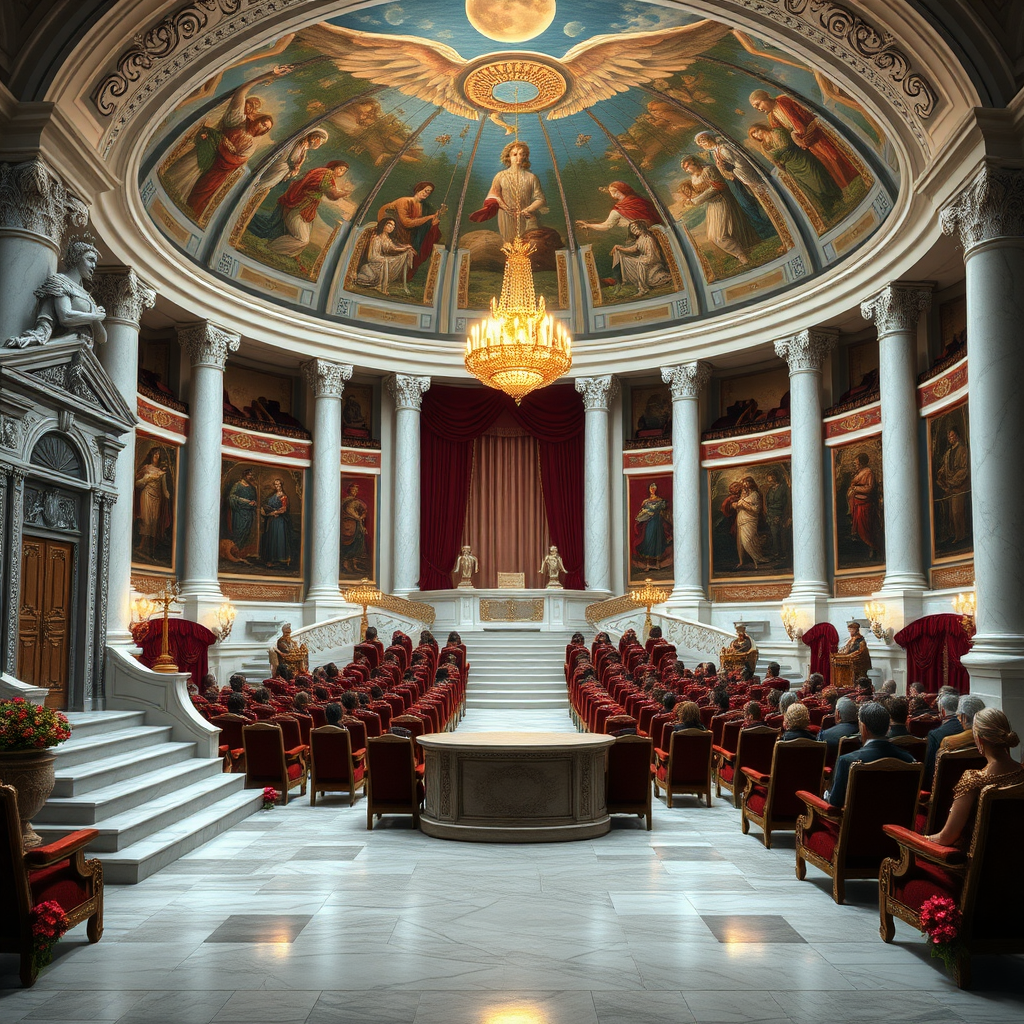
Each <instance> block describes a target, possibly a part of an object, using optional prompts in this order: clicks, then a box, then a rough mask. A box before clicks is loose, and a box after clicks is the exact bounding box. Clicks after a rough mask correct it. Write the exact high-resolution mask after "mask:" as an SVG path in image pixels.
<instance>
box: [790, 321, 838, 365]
mask: <svg viewBox="0 0 1024 1024" xmlns="http://www.w3.org/2000/svg"><path fill="white" fill-rule="evenodd" d="M838 340H839V332H838V331H829V330H825V329H824V328H819V327H812V328H810V329H809V330H806V331H801V332H800V333H799V334H794V335H793V337H791V338H782V339H780V340H779V341H777V342H775V354H776V355H777V356H778V357H779V358H780V359H785V360H786V362H787V363H789V372H790V373H791V374H792V373H801V372H803V373H806V372H807V371H814V372H816V373H817V372H820V371H821V364H822V363H823V362H824V361H825V356H827V355H828V354H829V352H831V351H832V349H834V348H835V347H836V342H837V341H838Z"/></svg>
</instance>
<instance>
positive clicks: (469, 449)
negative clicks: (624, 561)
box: [419, 384, 586, 590]
mask: <svg viewBox="0 0 1024 1024" xmlns="http://www.w3.org/2000/svg"><path fill="white" fill-rule="evenodd" d="M502 412H507V413H508V414H509V415H510V416H511V417H512V419H513V420H515V422H516V423H517V424H518V425H519V426H520V427H522V428H523V429H524V430H525V431H526V432H527V433H528V434H530V435H531V436H532V437H534V438H536V439H537V442H538V450H539V455H540V473H541V485H542V487H543V491H544V508H545V511H546V513H547V520H548V529H549V531H550V535H551V543H552V544H556V545H557V546H558V551H559V553H560V554H561V556H562V561H563V562H564V563H565V567H566V570H567V573H566V579H565V586H566V587H567V588H568V589H570V590H582V589H584V587H585V586H586V584H585V583H584V580H583V423H584V413H583V402H582V400H581V399H580V396H579V395H578V394H577V393H576V391H575V389H574V388H573V386H572V385H571V384H556V385H553V386H552V387H549V388H545V389H544V390H543V391H541V392H538V393H536V394H533V395H528V396H527V397H526V398H525V399H523V404H522V405H521V406H516V404H515V403H514V402H513V401H512V399H511V398H509V397H508V396H507V395H505V394H502V393H501V392H498V391H494V390H493V389H491V388H456V387H445V386H443V385H441V386H435V387H432V388H431V389H430V390H429V391H428V392H427V393H426V394H425V395H424V396H423V406H422V409H421V417H422V419H421V433H420V453H421V466H420V474H421V477H420V479H421V484H420V487H421V499H420V581H419V584H420V589H421V590H447V589H449V588H450V587H451V586H452V575H451V570H452V568H453V566H454V565H455V559H456V557H457V556H458V553H459V545H460V541H461V539H462V532H463V526H464V524H465V520H466V506H467V501H468V498H469V487H470V478H471V475H472V471H473V442H474V441H475V440H476V438H478V437H479V436H480V435H481V434H483V433H484V432H485V431H486V430H487V428H488V427H489V426H491V425H492V424H493V423H494V422H495V420H497V419H498V417H499V416H500V415H501V414H502ZM539 555H540V552H538V564H539V562H540V559H539Z"/></svg>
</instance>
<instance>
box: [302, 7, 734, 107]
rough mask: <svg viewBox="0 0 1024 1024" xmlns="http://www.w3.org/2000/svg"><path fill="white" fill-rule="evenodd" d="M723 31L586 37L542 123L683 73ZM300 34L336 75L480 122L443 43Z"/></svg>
mask: <svg viewBox="0 0 1024 1024" xmlns="http://www.w3.org/2000/svg"><path fill="white" fill-rule="evenodd" d="M731 31H732V29H730V28H729V26H727V25H722V24H720V23H719V22H717V21H710V20H704V21H698V22H694V23H693V24H692V25H681V26H677V27H675V28H668V29H656V30H654V31H651V32H635V33H632V34H629V35H602V36H594V38H593V39H588V40H587V41H586V42H583V43H578V44H577V45H576V46H574V47H573V48H572V49H571V50H569V52H568V53H566V54H565V56H564V57H562V59H561V60H560V61H558V64H559V65H560V67H561V70H562V71H563V72H565V73H566V78H567V79H568V82H569V86H568V88H567V90H566V92H565V94H564V95H563V96H562V97H561V99H559V101H558V102H557V103H556V104H555V105H554V106H552V108H551V109H550V110H549V111H548V112H547V117H548V119H549V120H556V119H558V118H560V117H569V116H570V115H571V114H576V113H578V112H579V111H581V110H585V109H586V108H587V107H589V106H592V105H593V104H595V103H598V102H599V101H601V100H606V99H610V98H611V97H612V96H614V95H616V94H617V93H622V92H626V91H627V90H629V89H631V88H633V87H634V86H636V85H638V84H640V83H643V82H654V81H657V80H659V79H663V78H668V77H669V76H670V75H672V74H674V73H675V72H677V71H683V70H685V69H686V68H687V67H689V65H690V64H691V63H692V62H693V60H694V59H695V58H696V57H698V56H700V54H702V53H704V52H705V51H706V50H708V49H709V48H710V47H712V46H714V45H715V43H717V42H718V41H719V40H720V39H722V38H724V37H725V36H727V35H728V34H729V33H730V32H731ZM301 35H302V37H303V41H304V42H306V43H308V44H311V45H313V46H315V47H316V48H317V49H319V50H320V52H322V53H323V54H324V55H325V56H327V57H329V58H330V59H331V60H332V61H333V62H334V64H335V65H336V66H337V68H338V70H339V71H346V72H348V73H349V74H350V75H352V76H353V77H354V78H362V79H366V80H368V81H370V82H373V83H375V84H377V85H384V86H388V87H390V88H393V89H398V90H399V91H400V92H403V93H405V94H406V95H407V96H415V97H416V98H417V99H421V100H426V101H427V102H429V103H433V104H436V105H437V106H440V107H444V108H445V109H446V110H448V111H449V112H450V113H452V114H456V115H458V116H459V117H465V118H468V119H470V120H472V121H475V120H477V119H478V118H479V116H480V112H479V110H478V108H477V107H476V106H474V105H472V104H471V103H470V102H469V101H468V100H467V99H466V97H465V95H464V94H463V93H462V91H461V89H460V87H459V78H460V76H461V74H462V72H463V71H464V70H465V69H466V67H467V66H468V64H469V62H468V61H466V60H465V59H463V57H462V56H460V54H459V53H458V52H457V51H456V50H453V49H452V48H451V47H450V46H445V45H444V43H438V42H435V41H434V40H432V39H422V38H420V37H418V36H397V35H385V34H377V33H374V32H360V31H358V30H356V29H347V28H340V27H339V26H337V25H330V24H327V23H326V22H321V23H319V24H317V25H313V26H310V27H309V28H307V29H303V30H302V33H301ZM494 56H495V58H496V59H498V58H500V57H501V56H502V55H501V54H500V53H495V54H494Z"/></svg>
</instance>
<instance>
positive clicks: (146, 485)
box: [135, 448, 172, 559]
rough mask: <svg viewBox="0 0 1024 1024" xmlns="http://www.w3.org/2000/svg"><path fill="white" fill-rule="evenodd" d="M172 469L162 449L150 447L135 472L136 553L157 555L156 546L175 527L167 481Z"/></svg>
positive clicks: (149, 556) (147, 555)
mask: <svg viewBox="0 0 1024 1024" xmlns="http://www.w3.org/2000/svg"><path fill="white" fill-rule="evenodd" d="M168 472H169V468H168V466H167V464H166V462H165V461H164V452H163V449H161V448H150V450H149V451H148V452H147V453H146V459H145V461H144V462H143V463H142V465H141V466H140V467H139V469H138V472H137V473H136V474H135V521H136V523H138V531H139V541H138V545H137V547H136V549H135V553H136V554H137V555H139V556H140V557H142V558H150V559H152V558H155V557H156V546H157V544H158V543H160V542H161V541H163V540H164V538H165V537H166V536H167V531H168V530H170V528H171V523H172V517H171V491H170V488H169V487H168V484H167V474H168Z"/></svg>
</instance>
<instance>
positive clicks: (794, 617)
mask: <svg viewBox="0 0 1024 1024" xmlns="http://www.w3.org/2000/svg"><path fill="white" fill-rule="evenodd" d="M779 618H781V619H782V628H783V629H785V631H786V636H788V637H789V639H790V640H799V639H800V637H802V636H803V635H804V631H803V630H802V629H801V628H800V613H799V612H798V611H797V610H796V609H795V608H794V607H793V606H792V605H791V604H784V605H783V606H782V607H781V608H780V609H779Z"/></svg>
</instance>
